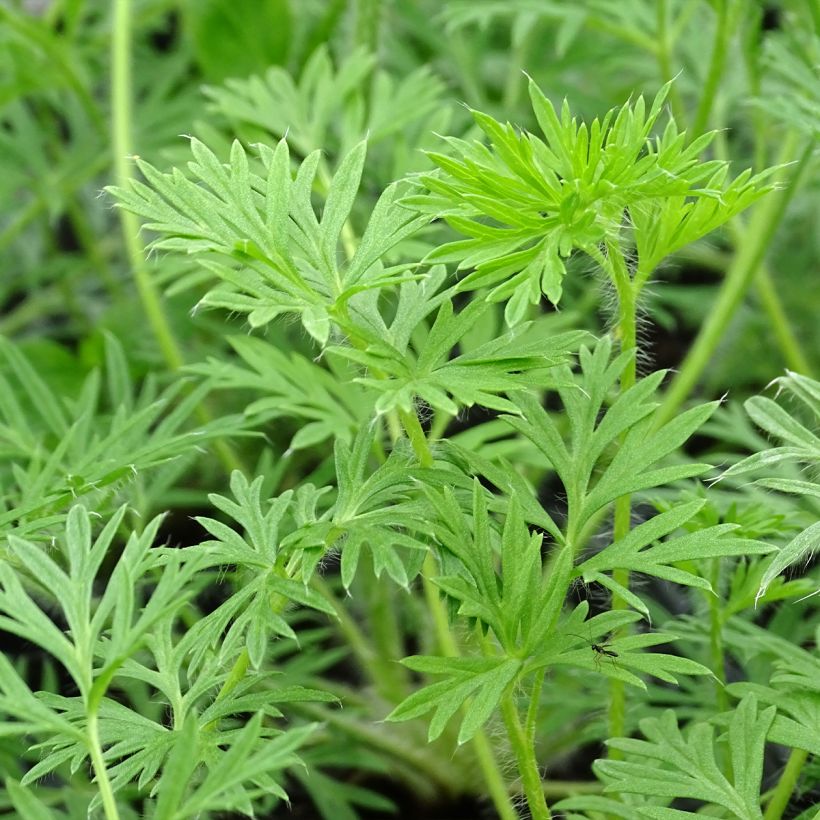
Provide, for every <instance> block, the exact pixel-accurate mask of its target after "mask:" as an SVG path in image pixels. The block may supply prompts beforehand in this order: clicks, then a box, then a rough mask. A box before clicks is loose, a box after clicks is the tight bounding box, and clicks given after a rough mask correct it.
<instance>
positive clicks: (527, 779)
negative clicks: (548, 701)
mask: <svg viewBox="0 0 820 820" xmlns="http://www.w3.org/2000/svg"><path fill="white" fill-rule="evenodd" d="M501 715H502V717H503V718H504V725H505V726H506V727H507V736H508V737H509V738H510V743H511V745H512V748H513V752H514V753H515V759H516V762H517V763H518V771H519V773H520V774H521V785H522V786H523V787H524V795H525V796H526V798H527V805H528V806H529V807H530V812H531V814H532V818H533V820H551V818H552V813H551V812H550V810H549V806H548V805H547V798H546V796H545V795H544V786H543V784H542V782H541V773H540V772H539V771H538V761H537V760H536V759H535V749H534V748H533V745H532V744H531V743H530V742H529V738H528V737H527V732H526V731H525V730H524V727H523V726H522V725H521V720H520V718H519V716H518V707H517V706H516V704H515V700H514V696H513V695H512V694H508V695H505V696H504V697H503V698H502V700H501Z"/></svg>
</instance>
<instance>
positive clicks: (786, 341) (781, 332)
mask: <svg viewBox="0 0 820 820" xmlns="http://www.w3.org/2000/svg"><path fill="white" fill-rule="evenodd" d="M714 145H715V156H716V158H717V159H721V160H726V161H728V160H729V159H730V158H729V151H728V146H727V142H726V136H725V132H723V131H721V132H720V133H719V134H718V135H717V136H716V138H715V143H714ZM759 167H762V165H759ZM728 227H729V230H730V232H731V235H732V242H733V244H734V246H735V248H738V247H740V245H742V244H743V241H744V236H745V228H746V226H745V224H744V220H743V218H742V216H740V215H738V216H737V217H735V218H734V219H732V220H730V221H729V225H728ZM724 269H725V268H724ZM754 286H755V290H756V291H757V294H758V297H759V298H760V304H761V306H762V307H763V311H764V313H765V314H766V316H767V318H768V320H769V324H770V326H771V328H772V330H773V331H774V340H775V343H776V344H777V347H778V348H779V349H780V353H781V355H782V356H783V361H784V362H785V364H786V366H787V367H789V368H790V369H791V370H795V371H797V372H798V373H802V374H804V375H806V376H811V368H810V366H809V363H808V361H807V359H806V357H805V356H804V354H803V351H802V349H801V347H800V343H799V342H798V341H797V337H796V336H795V334H794V331H793V330H792V328H791V324H790V323H789V319H788V317H787V316H786V312H785V310H784V309H783V303H782V302H781V301H780V296H779V295H778V293H777V290H776V289H775V287H774V283H773V282H772V277H771V274H770V273H769V268H768V267H767V265H766V262H765V260H764V261H761V263H760V265H759V266H758V271H757V275H756V276H755V278H754Z"/></svg>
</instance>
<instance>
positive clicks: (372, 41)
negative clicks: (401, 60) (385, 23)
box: [356, 0, 382, 54]
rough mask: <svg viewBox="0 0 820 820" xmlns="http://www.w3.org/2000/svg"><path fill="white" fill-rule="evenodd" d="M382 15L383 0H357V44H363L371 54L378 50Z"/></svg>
mask: <svg viewBox="0 0 820 820" xmlns="http://www.w3.org/2000/svg"><path fill="white" fill-rule="evenodd" d="M381 15H382V4H381V0H357V2H356V44H357V45H359V46H363V47H364V48H366V49H367V50H368V51H369V52H370V53H371V54H375V53H376V51H377V50H378V46H379V23H380V21H381Z"/></svg>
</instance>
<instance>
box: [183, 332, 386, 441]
mask: <svg viewBox="0 0 820 820" xmlns="http://www.w3.org/2000/svg"><path fill="white" fill-rule="evenodd" d="M228 342H229V343H230V345H231V347H232V348H233V349H234V350H235V351H236V353H237V354H238V355H239V357H240V358H241V359H242V361H243V362H244V363H245V364H246V365H247V366H246V367H241V366H240V365H239V364H236V363H235V362H232V361H225V360H223V359H216V358H212V359H210V360H209V361H208V362H207V364H201V365H192V366H191V367H190V370H191V372H194V373H199V374H201V375H204V376H207V377H209V378H210V382H211V384H212V385H213V388H214V389H217V390H226V391H236V390H242V389H248V390H253V391H254V392H255V393H257V394H259V396H260V398H258V399H257V400H256V401H254V402H251V404H249V405H248V406H247V407H246V408H245V415H246V417H248V418H250V419H252V423H253V425H254V426H258V425H261V424H263V423H264V422H266V421H268V420H273V419H283V420H286V419H298V420H299V422H300V426H299V429H298V430H297V432H296V433H295V435H294V436H293V438H292V439H291V441H290V445H289V449H290V450H302V449H305V448H308V447H313V446H315V445H317V444H320V443H322V442H323V441H325V440H327V439H328V438H334V437H335V438H339V439H341V440H342V441H345V442H347V443H349V442H350V441H351V439H352V438H353V435H354V434H355V431H356V430H358V429H359V428H360V427H361V426H362V425H363V424H366V423H367V422H368V420H369V418H370V412H371V409H372V402H371V401H370V397H369V396H367V395H366V393H365V391H364V390H362V389H361V388H360V387H358V386H357V385H356V384H354V383H352V382H351V381H347V380H343V379H342V378H341V376H342V375H343V374H344V371H343V370H342V368H338V369H337V370H336V372H328V370H326V369H324V368H323V367H321V366H320V365H318V364H317V363H316V362H313V361H310V360H309V359H307V358H305V357H304V356H301V355H299V354H298V353H291V354H290V355H289V356H287V355H285V354H284V353H283V352H282V351H281V350H279V349H277V348H276V347H274V346H273V345H272V344H270V343H269V342H266V341H264V340H263V339H257V338H254V337H253V336H230V337H228ZM340 371H341V372H340Z"/></svg>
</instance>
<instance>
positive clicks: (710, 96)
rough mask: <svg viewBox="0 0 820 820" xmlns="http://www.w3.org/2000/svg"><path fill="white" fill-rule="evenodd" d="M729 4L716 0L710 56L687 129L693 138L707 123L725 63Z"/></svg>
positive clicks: (701, 131)
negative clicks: (698, 97)
mask: <svg viewBox="0 0 820 820" xmlns="http://www.w3.org/2000/svg"><path fill="white" fill-rule="evenodd" d="M731 5H732V0H719V2H718V19H717V25H716V28H715V41H714V43H713V45H712V56H711V59H710V60H709V69H708V71H707V74H706V82H705V83H704V85H703V95H702V96H701V98H700V103H699V104H698V110H697V113H696V114H695V120H694V122H693V123H692V129H691V131H689V133H690V134H691V135H692V137H693V138H694V137H697V136H699V135H700V134H702V133H703V132H704V131H705V130H706V128H707V126H708V124H709V115H710V114H711V112H712V106H713V105H714V102H715V96H716V94H717V90H718V85H719V84H720V78H721V75H722V74H723V68H724V66H725V65H726V57H727V55H728V51H729V41H730V39H731V36H732V27H731V25H730V22H731V21H730V17H731V15H730V13H729V11H730V6H731Z"/></svg>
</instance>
